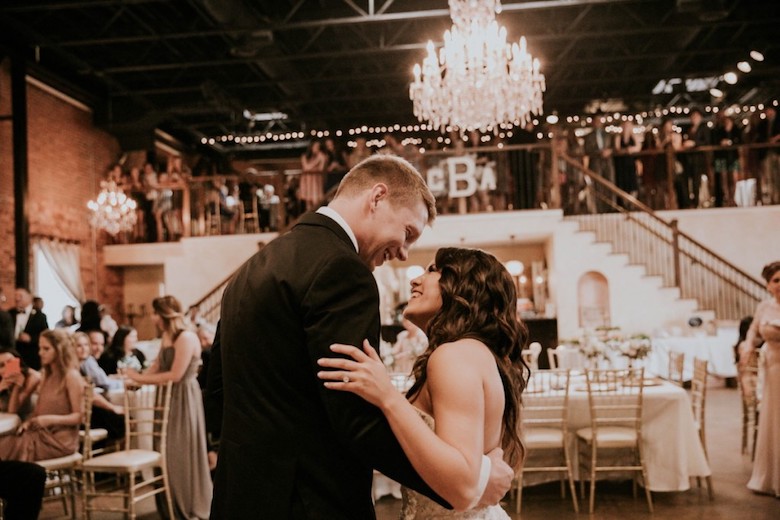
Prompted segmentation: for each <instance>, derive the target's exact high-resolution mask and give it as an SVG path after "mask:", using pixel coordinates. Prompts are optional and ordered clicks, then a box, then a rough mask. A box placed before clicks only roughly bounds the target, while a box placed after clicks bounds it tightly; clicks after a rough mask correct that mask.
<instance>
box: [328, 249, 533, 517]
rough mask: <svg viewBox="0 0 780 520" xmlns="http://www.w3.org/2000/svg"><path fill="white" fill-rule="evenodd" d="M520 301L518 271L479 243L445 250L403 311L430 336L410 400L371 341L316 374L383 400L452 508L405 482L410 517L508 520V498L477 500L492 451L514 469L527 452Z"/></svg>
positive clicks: (400, 435)
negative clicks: (486, 459)
mask: <svg viewBox="0 0 780 520" xmlns="http://www.w3.org/2000/svg"><path fill="white" fill-rule="evenodd" d="M516 302H517V298H516V295H515V285H514V281H513V280H512V276H511V275H510V274H509V273H508V272H507V270H506V269H505V268H504V266H503V265H502V264H501V263H500V262H499V261H498V260H497V259H496V258H495V257H493V256H492V255H489V254H487V253H485V252H483V251H479V250H476V249H456V248H444V249H440V250H439V251H438V252H437V253H436V260H435V263H433V264H431V265H430V266H429V267H428V269H427V271H426V272H425V273H424V274H422V275H421V276H419V277H418V278H415V279H414V280H412V296H411V298H410V299H409V304H408V305H407V307H406V310H405V311H404V315H405V317H406V318H407V319H409V320H410V321H412V322H413V323H415V324H416V325H418V326H419V327H420V328H422V329H423V330H426V333H427V336H428V338H429V345H428V348H427V350H426V351H425V352H424V353H423V354H422V355H421V356H420V357H419V358H418V359H417V360H416V362H415V365H414V369H413V375H414V377H415V378H416V380H415V383H414V385H413V386H412V387H411V389H410V390H409V392H408V393H407V394H406V398H404V396H403V395H402V394H401V393H399V392H398V391H397V390H396V389H395V387H394V386H393V384H392V383H391V380H390V378H389V376H388V375H387V372H386V370H385V367H384V365H383V364H382V362H381V361H380V359H379V356H378V355H377V353H376V351H375V350H374V349H373V348H371V346H370V345H368V344H367V343H366V344H364V346H363V350H359V349H357V348H355V347H352V346H348V345H338V344H336V345H333V346H332V347H331V349H332V350H333V351H334V352H337V353H340V354H345V355H347V356H349V357H348V358H346V359H343V358H323V359H320V361H319V364H320V365H321V366H322V367H324V368H328V369H333V370H328V371H322V372H320V373H319V374H318V375H319V377H320V378H321V379H324V380H325V381H326V383H325V385H326V386H327V387H328V388H331V389H333V390H339V391H348V392H353V393H355V394H357V395H359V396H360V397H362V398H364V399H366V400H367V401H369V402H371V403H372V404H374V405H376V406H378V407H379V408H380V409H381V410H382V411H383V413H384V414H385V416H386V417H387V420H388V422H389V423H390V426H391V428H392V429H393V433H394V434H395V436H396V438H397V439H398V441H399V442H400V443H401V446H402V447H403V449H404V452H405V453H406V455H407V456H408V457H409V460H410V461H411V463H412V465H413V466H414V468H415V469H416V470H417V472H418V473H419V474H420V476H421V477H422V478H423V479H424V480H425V481H426V482H427V483H428V484H429V485H430V486H431V488H433V490H434V491H436V492H437V493H439V494H440V495H441V496H442V497H443V498H444V499H445V500H447V501H448V502H449V503H450V504H452V506H453V507H454V510H447V509H444V508H443V507H442V506H440V505H438V504H436V503H435V502H433V501H431V500H429V499H428V498H426V497H424V496H422V495H420V494H418V493H415V492H413V491H411V490H407V489H404V503H403V509H402V514H401V517H402V518H403V519H404V520H411V519H429V518H446V519H475V520H494V519H495V520H500V519H508V518H509V516H508V515H507V514H506V512H504V510H503V509H502V508H501V506H500V505H493V506H476V502H477V500H478V499H479V494H480V493H481V492H480V491H478V490H479V481H480V478H479V477H480V462H481V461H482V458H483V455H484V454H485V453H487V452H489V451H490V450H492V449H494V448H497V447H500V448H503V450H504V452H505V453H506V455H507V457H508V461H509V464H510V465H511V466H513V467H515V468H517V467H519V465H520V464H522V462H523V458H524V454H525V453H524V452H525V450H524V448H523V445H522V442H521V440H520V435H521V432H520V406H521V394H522V391H523V389H524V388H525V385H526V381H527V374H528V372H529V371H528V367H526V366H525V365H524V364H523V361H522V358H521V355H520V353H521V351H522V348H523V345H524V344H525V341H526V339H527V332H526V328H525V326H524V325H523V324H522V322H520V321H518V319H517V317H516ZM350 358H351V359H350ZM407 399H408V400H407ZM475 506H476V507H475Z"/></svg>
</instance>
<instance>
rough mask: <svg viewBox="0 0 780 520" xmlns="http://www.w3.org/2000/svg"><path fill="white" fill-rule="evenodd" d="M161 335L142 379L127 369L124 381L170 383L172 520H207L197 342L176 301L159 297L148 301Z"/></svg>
mask: <svg viewBox="0 0 780 520" xmlns="http://www.w3.org/2000/svg"><path fill="white" fill-rule="evenodd" d="M152 309H153V310H154V314H153V315H152V320H153V321H154V324H155V326H156V327H157V331H158V332H159V333H160V354H159V355H158V357H157V359H156V360H155V362H154V363H153V364H152V366H151V368H150V369H149V370H148V371H146V372H144V373H140V372H138V371H136V370H134V369H132V368H128V369H127V377H128V378H129V379H131V380H133V381H135V382H137V383H141V384H163V383H167V382H168V381H173V389H172V393H171V411H170V414H169V416H168V460H167V463H168V481H169V482H170V485H171V495H172V496H173V505H174V510H175V513H176V518H187V519H190V518H203V519H206V518H208V517H209V510H210V508H211V495H212V486H211V477H210V474H209V464H208V456H207V453H206V423H205V418H204V414H203V398H202V396H201V391H200V386H199V385H198V381H197V376H198V369H199V368H200V365H201V359H200V350H201V347H200V340H199V339H198V336H197V335H196V334H195V333H194V332H193V331H191V330H189V328H188V327H187V325H186V322H185V321H184V313H183V312H182V307H181V304H180V303H179V300H177V299H176V298H174V297H173V296H160V297H159V298H155V299H154V300H153V301H152Z"/></svg>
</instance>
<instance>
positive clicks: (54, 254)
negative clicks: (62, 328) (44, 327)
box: [33, 239, 86, 326]
mask: <svg viewBox="0 0 780 520" xmlns="http://www.w3.org/2000/svg"><path fill="white" fill-rule="evenodd" d="M33 254H34V261H35V293H36V295H37V296H40V297H41V298H43V302H44V308H43V312H44V313H45V314H46V315H47V318H48V322H49V325H50V326H53V325H54V323H56V322H57V320H59V319H60V315H61V313H62V309H63V308H64V307H65V306H66V305H72V306H74V307H76V308H77V309H78V308H79V307H81V302H83V301H84V300H85V299H86V297H85V294H84V285H83V283H82V281H81V267H80V262H79V246H78V245H77V244H69V243H66V242H59V241H57V240H50V239H38V240H36V241H35V242H33Z"/></svg>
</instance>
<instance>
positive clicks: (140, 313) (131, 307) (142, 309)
mask: <svg viewBox="0 0 780 520" xmlns="http://www.w3.org/2000/svg"><path fill="white" fill-rule="evenodd" d="M146 315H147V312H146V304H145V303H142V304H141V305H140V306H139V307H138V310H137V311H136V310H135V304H133V303H128V304H127V310H125V316H127V320H128V321H129V322H130V326H131V327H133V326H134V325H133V321H135V319H136V318H143V317H144V316H146Z"/></svg>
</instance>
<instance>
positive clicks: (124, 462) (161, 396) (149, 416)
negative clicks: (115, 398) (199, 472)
mask: <svg viewBox="0 0 780 520" xmlns="http://www.w3.org/2000/svg"><path fill="white" fill-rule="evenodd" d="M171 387H172V383H170V382H168V383H166V384H162V385H142V386H139V387H130V386H128V387H126V388H125V396H124V405H125V449H124V450H121V451H115V452H112V453H108V454H104V455H99V456H97V457H93V458H92V459H90V460H88V461H85V462H84V464H83V466H82V469H83V473H84V486H83V493H82V496H83V501H84V516H85V517H86V518H92V513H93V511H121V512H124V513H126V514H127V515H128V516H129V517H130V518H135V507H136V506H135V504H136V503H137V502H139V501H141V500H144V499H145V498H148V497H151V496H153V495H156V494H159V493H164V495H165V500H166V503H167V507H168V515H169V518H174V513H173V502H172V499H171V493H170V487H169V484H168V470H167V467H166V462H165V461H166V443H167V435H168V414H169V411H170V405H171ZM95 473H113V474H116V475H117V476H121V477H122V478H121V479H117V480H118V481H120V482H121V483H122V485H121V486H120V488H119V489H117V488H111V489H108V490H104V489H102V488H101V489H100V490H98V489H97V488H96V486H95ZM104 497H115V498H121V499H122V501H123V507H115V506H110V504H109V503H108V501H106V500H105V499H103V500H101V501H99V503H98V504H95V499H96V498H104Z"/></svg>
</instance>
